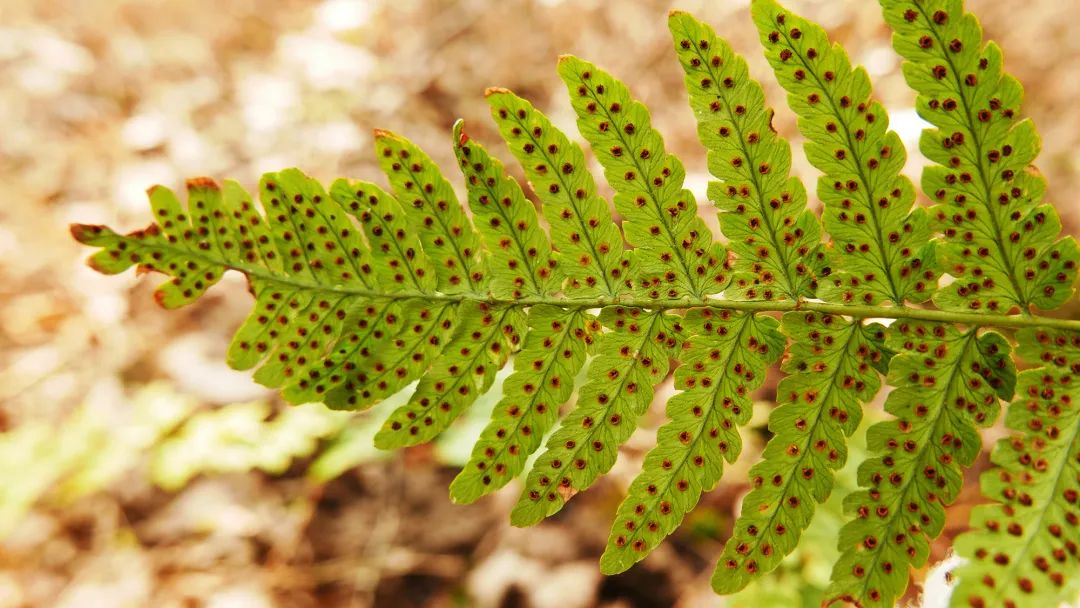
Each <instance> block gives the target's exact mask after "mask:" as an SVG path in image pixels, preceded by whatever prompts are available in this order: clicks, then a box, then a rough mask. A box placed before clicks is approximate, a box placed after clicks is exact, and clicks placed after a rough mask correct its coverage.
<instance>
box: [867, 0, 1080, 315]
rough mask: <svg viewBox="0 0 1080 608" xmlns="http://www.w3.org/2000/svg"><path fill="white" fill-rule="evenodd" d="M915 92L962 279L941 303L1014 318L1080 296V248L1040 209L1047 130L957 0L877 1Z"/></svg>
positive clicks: (950, 254) (932, 185)
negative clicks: (1038, 125)
mask: <svg viewBox="0 0 1080 608" xmlns="http://www.w3.org/2000/svg"><path fill="white" fill-rule="evenodd" d="M880 2H881V6H882V9H883V12H884V15H885V20H886V21H887V22H888V23H889V25H890V26H891V27H892V28H893V29H894V30H895V32H896V33H895V35H894V36H893V46H894V47H895V49H896V51H897V52H898V53H899V54H900V55H901V56H903V57H904V58H905V59H907V62H906V63H905V64H904V76H905V77H906V79H907V82H908V84H909V85H910V86H911V87H912V88H913V89H915V90H916V92H918V94H919V97H918V102H917V104H918V110H919V115H920V116H922V117H923V118H924V119H926V120H927V121H929V122H930V123H931V124H933V125H934V127H935V128H934V129H927V130H925V131H924V132H923V136H922V139H921V140H920V146H919V147H920V149H921V151H922V153H923V154H924V155H925V156H926V157H927V158H928V159H930V160H931V161H932V162H934V163H936V164H935V165H932V166H930V167H927V168H926V169H925V170H924V172H923V179H922V186H923V191H924V192H926V193H927V195H928V196H931V197H932V198H933V199H934V200H935V201H936V202H938V203H939V205H938V206H937V207H935V208H934V209H933V211H934V213H935V215H936V218H937V221H938V223H939V224H940V230H941V231H942V233H943V238H942V243H943V246H942V250H943V251H942V254H943V256H942V257H943V258H944V264H945V266H944V268H945V270H946V271H947V272H949V274H951V275H953V276H954V277H955V278H956V280H955V281H953V282H951V283H950V284H949V285H947V286H946V287H944V288H943V289H942V290H941V292H940V293H939V294H938V295H937V297H936V298H935V302H936V303H937V304H938V305H940V306H941V307H943V308H947V309H959V310H989V311H991V312H998V313H1003V314H1005V313H1008V312H1009V311H1010V310H1011V309H1014V308H1019V309H1020V311H1021V312H1027V311H1028V310H1029V309H1030V307H1031V306H1032V305H1034V306H1036V307H1038V308H1041V309H1043V310H1052V309H1054V308H1057V307H1058V306H1061V305H1062V304H1063V303H1064V302H1065V301H1066V300H1068V299H1069V298H1070V297H1071V295H1072V293H1073V289H1072V287H1073V283H1074V282H1075V281H1076V263H1077V260H1080V249H1078V247H1077V244H1076V241H1075V239H1073V238H1072V237H1065V238H1059V232H1060V230H1061V223H1060V221H1059V219H1058V215H1057V211H1055V210H1054V208H1053V207H1052V206H1050V205H1047V204H1043V202H1042V200H1043V195H1044V194H1045V192H1046V180H1045V178H1043V176H1042V175H1041V174H1039V173H1038V172H1037V171H1035V170H1033V169H1032V168H1031V165H1032V163H1033V162H1034V161H1035V158H1036V156H1038V154H1039V148H1040V142H1039V135H1038V133H1037V132H1036V130H1035V127H1034V125H1033V124H1032V122H1031V121H1030V120H1026V119H1022V118H1021V115H1020V103H1021V101H1022V99H1023V88H1022V87H1021V86H1020V83H1019V82H1017V81H1016V79H1015V78H1013V77H1012V76H1010V75H1008V74H1005V73H1004V72H1003V69H1002V53H1001V49H1000V48H998V46H997V45H996V44H994V43H992V42H991V43H988V44H984V43H983V40H982V29H981V28H980V27H979V23H978V21H977V20H976V19H975V17H974V16H973V15H971V14H970V13H966V12H964V4H963V2H961V1H959V0H918V1H914V0H880Z"/></svg>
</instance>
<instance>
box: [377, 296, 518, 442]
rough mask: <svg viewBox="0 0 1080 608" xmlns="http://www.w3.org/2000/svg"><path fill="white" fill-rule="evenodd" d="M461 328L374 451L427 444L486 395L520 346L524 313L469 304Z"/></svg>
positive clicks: (388, 423) (397, 412) (392, 418)
mask: <svg viewBox="0 0 1080 608" xmlns="http://www.w3.org/2000/svg"><path fill="white" fill-rule="evenodd" d="M459 314H460V315H461V319H462V321H461V323H459V324H458V328H457V330H456V333H455V334H454V336H453V337H452V338H451V339H450V342H449V343H448V344H447V345H446V348H445V350H444V356H442V357H439V359H438V360H436V361H435V362H434V364H433V365H432V367H431V369H430V370H428V372H427V373H426V374H425V375H424V377H423V378H421V379H420V385H419V386H418V387H417V388H416V392H415V393H414V394H413V396H412V398H411V399H410V400H409V402H408V403H407V404H405V405H403V406H401V407H400V408H398V409H397V410H395V411H394V413H393V414H391V415H390V417H389V418H388V419H387V420H386V423H385V424H383V428H382V429H381V430H380V431H379V432H378V434H376V435H375V447H378V448H379V449H383V450H387V449H391V448H399V447H405V446H409V445H417V444H420V443H426V442H428V441H431V440H432V439H433V438H434V437H435V436H436V435H438V434H439V433H441V432H442V431H444V430H446V427H448V426H449V425H450V423H451V422H453V421H454V420H455V419H456V418H457V417H458V416H459V415H461V413H462V412H463V411H464V410H465V408H467V407H468V406H469V405H471V404H472V402H473V401H475V400H476V398H477V397H479V396H480V395H482V394H484V393H486V392H487V391H488V389H490V388H491V383H492V382H494V381H495V373H496V372H498V371H499V370H500V369H502V366H503V365H505V364H506V361H507V359H508V358H509V357H510V353H511V352H512V351H513V350H514V349H516V348H517V347H518V346H519V345H520V342H521V335H522V334H523V333H524V326H525V313H524V311H523V310H522V309H521V307H520V306H513V305H496V306H492V305H489V304H486V303H483V302H471V301H470V302H467V303H465V304H463V305H462V310H461V311H460V313H459Z"/></svg>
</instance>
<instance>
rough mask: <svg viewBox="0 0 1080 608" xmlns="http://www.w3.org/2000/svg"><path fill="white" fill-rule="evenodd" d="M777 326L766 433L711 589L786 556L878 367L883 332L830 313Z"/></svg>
mask: <svg viewBox="0 0 1080 608" xmlns="http://www.w3.org/2000/svg"><path fill="white" fill-rule="evenodd" d="M781 330H782V331H783V334H784V336H785V338H790V339H791V347H790V349H789V352H788V356H787V359H786V360H785V362H784V365H783V368H782V369H783V371H785V372H787V373H788V375H787V376H785V377H784V378H783V379H782V380H781V381H780V384H779V385H778V386H777V389H776V394H777V400H778V401H779V407H777V408H776V409H775V410H773V412H772V414H771V415H770V416H769V430H770V431H772V433H773V436H772V438H771V439H770V440H769V442H768V443H767V444H766V446H765V453H764V455H763V459H762V460H761V461H760V462H758V463H757V464H755V465H754V466H753V467H751V469H750V479H751V482H752V484H753V489H752V490H751V491H750V493H749V494H748V495H747V496H746V497H745V498H743V501H742V510H741V512H740V514H739V518H738V519H737V520H736V521H735V526H734V530H733V531H732V535H731V538H729V539H728V541H727V544H726V545H725V546H724V552H723V554H722V555H721V556H720V561H719V563H718V564H717V566H716V571H715V572H714V574H713V579H712V585H713V588H714V589H715V590H716V591H717V592H718V593H734V592H736V591H739V590H741V589H743V588H744V587H745V586H746V585H748V584H749V583H750V582H752V581H753V580H755V579H756V578H759V577H761V576H763V575H765V574H767V573H768V572H770V571H772V570H773V569H774V568H776V567H777V566H778V565H779V564H780V562H781V561H782V560H783V559H784V558H785V557H786V556H787V555H788V554H789V553H791V552H792V551H793V550H794V549H795V547H796V545H797V544H798V542H799V539H800V538H801V536H802V533H803V531H804V530H805V529H806V527H807V526H809V525H810V522H811V520H812V518H813V515H814V511H815V506H816V505H817V504H819V503H823V502H825V500H826V499H828V497H829V495H830V493H831V492H832V490H833V485H834V476H835V474H836V472H837V471H839V470H840V469H841V468H842V467H843V466H844V463H845V462H846V461H847V438H848V437H850V436H851V434H852V433H854V432H855V430H856V428H858V426H859V422H860V420H861V419H862V406H863V405H864V404H865V403H867V402H868V401H869V400H870V399H871V398H873V396H874V395H875V394H876V393H877V392H878V389H879V388H880V387H881V380H880V378H879V375H878V373H879V372H884V371H885V370H886V369H887V368H888V362H889V358H890V355H891V351H889V350H888V349H886V348H885V344H884V340H885V328H883V327H882V326H880V325H876V324H863V323H860V322H853V321H848V320H846V319H843V318H842V317H838V316H833V315H818V314H813V313H802V312H790V313H787V314H785V315H784V317H783V321H782V324H781Z"/></svg>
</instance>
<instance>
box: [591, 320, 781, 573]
mask: <svg viewBox="0 0 1080 608" xmlns="http://www.w3.org/2000/svg"><path fill="white" fill-rule="evenodd" d="M682 325H683V328H684V331H685V332H686V334H687V336H688V338H687V340H686V343H685V344H684V346H683V350H682V353H681V354H680V355H679V360H680V362H681V364H680V365H679V367H677V368H676V369H675V388H676V389H679V390H680V391H682V392H680V393H677V394H676V395H675V396H674V397H672V398H671V399H669V400H668V403H667V417H668V420H669V421H668V422H667V423H666V424H664V425H663V426H662V427H660V430H659V431H658V432H657V441H656V447H655V448H653V449H652V450H650V451H649V454H648V455H647V456H646V457H645V463H644V465H643V466H642V471H641V473H640V474H639V475H638V476H637V478H636V479H634V482H633V483H632V484H631V485H630V490H629V492H628V493H627V496H626V498H625V499H624V500H623V502H622V504H621V505H620V506H619V511H618V513H617V514H616V515H615V523H614V524H613V527H612V529H611V535H610V538H609V539H608V544H607V549H605V551H604V555H603V556H602V557H601V558H600V568H601V569H602V570H603V572H604V573H606V574H614V573H618V572H622V571H624V570H626V569H627V568H629V567H630V566H632V565H634V563H635V562H638V561H640V560H642V559H644V558H645V556H646V555H648V554H649V552H651V551H652V550H653V549H655V548H656V546H657V545H659V544H660V542H661V541H662V540H663V539H664V538H665V537H666V536H667V535H669V534H671V533H672V532H674V531H675V529H676V528H678V526H679V524H681V523H682V520H683V517H684V516H685V515H686V514H687V513H688V512H689V511H690V510H691V509H693V508H694V506H695V505H696V504H697V502H698V499H699V498H700V497H701V494H702V493H703V492H707V491H709V490H711V489H713V487H715V486H716V484H717V483H719V481H720V477H721V475H722V473H723V466H724V461H727V462H728V463H732V462H734V461H735V459H736V458H738V456H739V453H740V452H741V451H742V438H741V436H740V435H739V430H740V427H742V426H743V425H745V424H746V423H747V422H749V420H750V416H751V414H752V413H753V402H752V401H751V400H750V395H751V394H752V392H753V391H754V390H756V389H757V388H758V387H760V386H761V384H762V383H763V382H764V381H765V372H766V370H767V369H768V367H769V365H770V364H772V363H773V362H775V361H776V360H777V359H778V358H779V357H780V355H781V354H783V350H784V342H785V339H784V336H783V335H781V334H780V332H779V331H778V330H777V325H778V324H777V322H776V320H775V319H773V318H772V317H768V316H764V315H756V314H753V313H747V312H732V311H727V310H721V311H713V310H709V309H696V310H692V311H690V312H689V313H687V316H686V318H685V320H684V321H683V323H682Z"/></svg>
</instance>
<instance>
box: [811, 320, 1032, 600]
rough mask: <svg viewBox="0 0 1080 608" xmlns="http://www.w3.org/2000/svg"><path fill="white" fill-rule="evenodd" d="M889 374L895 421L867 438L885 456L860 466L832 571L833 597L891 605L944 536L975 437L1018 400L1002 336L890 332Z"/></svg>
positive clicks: (888, 405) (910, 325)
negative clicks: (1005, 404) (1003, 403)
mask: <svg viewBox="0 0 1080 608" xmlns="http://www.w3.org/2000/svg"><path fill="white" fill-rule="evenodd" d="M887 346H889V347H890V348H892V349H894V350H895V351H896V352H897V354H896V355H895V356H894V357H893V358H892V362H891V364H890V366H889V376H888V381H889V384H891V385H892V386H894V387H896V388H895V389H894V390H893V391H892V392H891V393H889V396H888V398H887V399H886V401H885V410H886V411H887V412H888V413H890V414H892V415H893V416H895V417H896V419H895V420H888V421H885V422H880V423H878V424H875V425H874V426H872V427H870V429H869V430H868V431H867V444H868V446H869V447H870V449H871V450H872V451H873V452H876V453H878V454H882V455H881V456H875V457H872V458H870V459H868V460H866V461H864V462H863V463H862V464H861V465H860V466H859V484H860V485H861V486H863V487H865V488H866V489H865V490H860V491H857V492H854V493H852V494H850V495H848V496H847V497H846V498H845V500H844V507H845V511H848V512H850V513H852V514H853V515H854V516H855V517H854V519H852V520H850V521H849V522H848V523H847V524H846V525H845V526H844V527H843V529H842V530H841V531H840V541H839V546H840V549H841V551H842V552H843V553H842V555H841V557H840V559H839V561H837V563H836V565H835V566H834V567H833V575H832V584H831V585H830V587H829V590H828V592H827V594H828V596H829V597H830V598H835V599H844V600H848V601H857V602H860V603H861V604H862V605H864V606H868V607H870V606H883V607H884V606H892V605H893V603H894V602H895V600H896V599H897V598H898V597H899V596H900V595H901V594H902V593H903V592H904V589H905V588H906V587H907V582H908V570H909V567H910V566H921V565H922V564H923V563H925V561H926V558H927V556H928V555H929V552H930V542H929V541H930V540H931V539H933V538H934V537H936V536H937V535H938V534H940V533H941V529H942V526H943V525H944V523H945V506H946V505H948V504H949V503H951V502H952V501H953V500H954V499H955V498H956V495H957V493H958V492H959V490H960V485H961V483H962V481H963V467H967V466H970V465H971V463H972V462H973V461H974V460H975V457H976V456H978V454H979V448H980V440H979V433H978V429H979V428H980V427H986V426H989V425H990V424H992V423H993V421H994V420H995V419H996V417H997V414H998V411H999V409H1000V403H999V400H1000V399H1008V398H1009V397H1011V396H1012V394H1013V388H1014V385H1015V382H1016V372H1015V369H1014V367H1013V364H1012V361H1011V359H1010V358H1009V350H1010V348H1009V343H1008V341H1006V340H1005V338H1004V337H1003V336H1002V335H1001V334H998V333H995V332H986V333H980V332H979V330H978V328H967V329H963V330H961V329H958V328H956V327H955V326H952V325H949V324H941V323H926V322H916V321H908V320H903V321H899V322H897V323H894V324H893V326H892V327H890V332H889V335H888V338H887Z"/></svg>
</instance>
